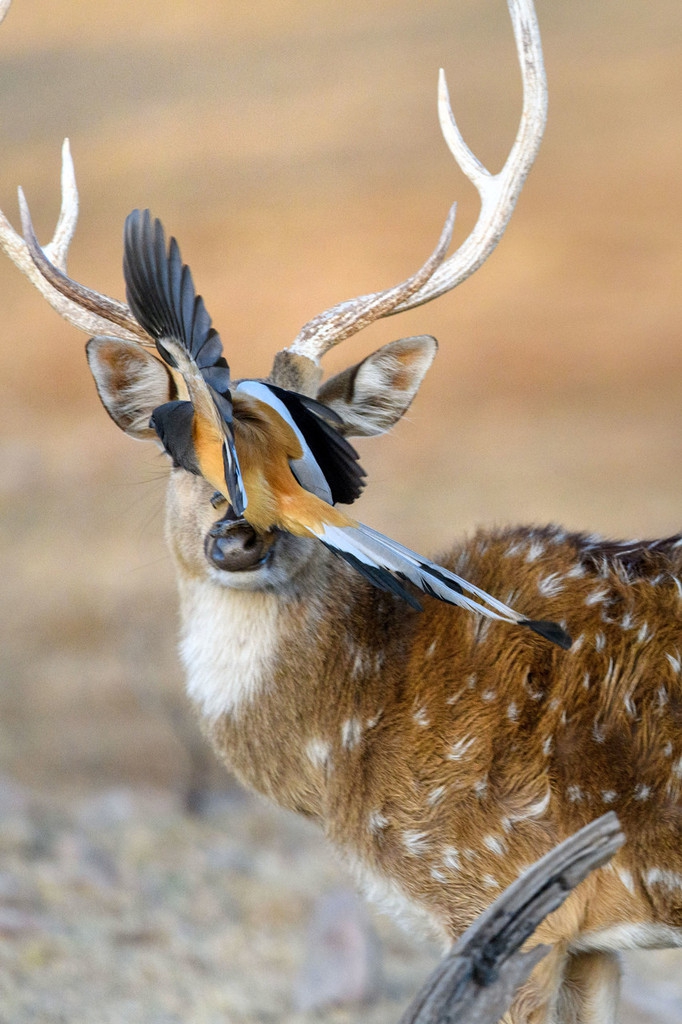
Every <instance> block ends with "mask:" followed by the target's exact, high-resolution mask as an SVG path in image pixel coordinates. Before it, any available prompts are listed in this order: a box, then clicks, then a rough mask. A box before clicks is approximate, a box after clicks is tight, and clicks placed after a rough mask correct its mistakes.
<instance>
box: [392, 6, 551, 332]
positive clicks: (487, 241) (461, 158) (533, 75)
mask: <svg viewBox="0 0 682 1024" xmlns="http://www.w3.org/2000/svg"><path fill="white" fill-rule="evenodd" d="M508 6H509V13H510V15H511V20H512V25H513V28H514V38H515V40H516V50H517V53H518V57H519V65H520V68H521V78H522V82H523V110H522V112H521V121H520V123H519V129H518V132H517V133H516V138H515V140H514V144H513V146H512V148H511V150H510V151H509V155H508V157H507V159H506V161H505V164H504V166H503V168H502V170H501V171H499V172H498V173H497V174H491V173H490V171H488V170H487V169H486V168H485V167H484V166H483V164H482V163H481V162H480V161H479V160H478V159H477V158H476V157H475V156H474V154H473V153H472V152H471V150H470V149H469V147H468V146H467V144H466V143H465V141H464V139H463V138H462V135H461V133H460V131H459V128H458V126H457V122H456V120H455V116H454V114H453V112H452V107H451V105H450V98H449V95H448V87H447V83H446V81H445V74H444V72H443V71H441V72H440V76H439V81H438V114H439V120H440V126H441V131H442V132H443V137H444V138H445V142H446V144H447V146H448V149H449V150H450V152H451V153H452V155H453V156H454V158H455V160H456V161H457V164H458V165H459V167H460V168H461V170H462V171H463V172H464V174H466V176H467V178H468V179H469V181H471V183H472V184H473V185H474V186H475V188H476V190H477V191H478V194H479V196H480V199H481V211H480V213H479V216H478V220H477V221H476V224H475V226H474V228H473V230H472V232H471V234H470V235H469V237H468V238H467V239H466V240H465V242H464V243H463V244H462V245H461V246H460V247H459V249H458V250H457V251H456V252H455V253H453V254H452V256H450V257H449V258H448V259H447V260H446V261H445V262H444V263H443V264H442V265H441V266H440V267H439V268H438V269H437V270H436V272H435V273H434V275H433V276H432V277H431V278H430V280H429V281H428V282H427V284H426V285H424V287H423V288H422V289H421V290H420V291H419V292H417V293H416V295H413V296H411V297H410V298H409V299H408V300H407V301H405V302H402V303H400V304H399V305H398V306H396V307H395V309H394V310H393V312H394V313H402V312H404V311H405V310H407V309H413V308H414V307H415V306H420V305H422V304H423V303H425V302H429V301H430V300H431V299H435V298H438V296H439V295H443V294H444V293H445V292H448V291H451V290H452V289H453V288H456V287H457V285H458V284H461V283H462V281H465V280H466V278H467V277H470V276H471V274H473V273H474V271H476V270H478V268H479V267H480V266H481V264H482V263H483V262H484V261H485V260H486V259H487V258H488V256H489V255H490V254H491V252H492V251H493V249H495V247H496V245H497V243H498V242H499V240H500V239H501V237H502V235H503V234H504V231H505V228H506V227H507V224H508V222H509V218H510V217H511V215H512V213H513V212H514V207H515V206H516V201H517V199H518V197H519V195H520V193H521V189H522V188H523V184H524V182H525V180H526V178H527V176H528V172H529V171H530V169H531V167H532V165H533V162H534V161H535V157H536V156H537V153H538V149H539V148H540V143H541V141H542V136H543V133H544V130H545V123H546V120H547V78H546V75H545V67H544V61H543V57H542V42H541V40H540V30H539V28H538V22H537V17H536V15H535V9H534V7H533V3H532V0H508Z"/></svg>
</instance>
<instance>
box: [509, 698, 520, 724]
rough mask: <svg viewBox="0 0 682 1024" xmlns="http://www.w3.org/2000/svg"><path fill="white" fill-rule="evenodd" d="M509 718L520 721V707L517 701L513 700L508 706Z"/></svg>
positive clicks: (512, 720) (511, 720)
mask: <svg viewBox="0 0 682 1024" xmlns="http://www.w3.org/2000/svg"><path fill="white" fill-rule="evenodd" d="M507 718H508V719H509V721H510V722H518V720H519V709H518V707H517V705H516V701H514V700H513V701H512V702H511V704H510V705H509V707H508V708H507Z"/></svg>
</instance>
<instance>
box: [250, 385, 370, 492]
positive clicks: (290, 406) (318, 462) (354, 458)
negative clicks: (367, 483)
mask: <svg viewBox="0 0 682 1024" xmlns="http://www.w3.org/2000/svg"><path fill="white" fill-rule="evenodd" d="M235 390H236V391H237V392H240V391H241V392H242V393H244V394H247V395H251V396H252V397H253V398H256V399H257V400H258V401H260V402H264V403H265V404H266V405H269V406H270V408H272V409H274V410H275V412H277V413H278V414H279V415H280V416H281V417H282V419H283V420H284V421H285V422H286V423H287V424H288V426H289V427H290V428H291V430H292V431H293V432H294V434H295V435H296V438H297V440H298V443H299V444H300V446H301V450H302V452H303V455H302V457H301V458H299V459H292V460H291V461H290V466H291V471H292V473H293V474H294V476H295V477H296V479H297V480H298V482H299V484H300V485H301V487H305V489H306V490H307V491H310V492H311V493H312V494H316V495H317V497H318V498H321V499H322V501H326V502H327V504H328V505H336V504H337V502H341V504H343V505H350V504H351V502H353V501H355V499H356V498H358V497H359V496H360V493H361V491H362V488H363V486H364V480H363V478H364V476H365V471H364V469H363V468H362V466H361V465H360V464H359V462H358V459H359V456H358V453H357V452H356V450H355V448H353V446H352V445H351V444H349V442H348V441H347V440H346V439H345V437H342V436H341V434H339V432H338V430H337V429H336V428H335V426H334V425H333V424H334V422H336V421H338V422H339V423H340V422H341V419H340V417H338V416H337V415H336V413H335V412H333V410H331V409H329V408H328V407H327V406H325V405H322V403H321V402H316V401H315V400H314V399H311V398H308V397H307V396H305V395H299V394H298V393H297V392H295V391H286V390H285V389H284V388H280V387H277V386H276V385H274V384H270V383H268V382H265V381H260V380H243V381H240V382H239V384H237V387H236V389H235Z"/></svg>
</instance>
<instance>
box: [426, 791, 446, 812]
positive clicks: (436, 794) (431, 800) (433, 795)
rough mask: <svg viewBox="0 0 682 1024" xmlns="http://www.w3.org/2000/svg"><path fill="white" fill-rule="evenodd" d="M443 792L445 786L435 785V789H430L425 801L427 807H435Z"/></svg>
mask: <svg viewBox="0 0 682 1024" xmlns="http://www.w3.org/2000/svg"><path fill="white" fill-rule="evenodd" d="M444 793H445V786H436V788H435V789H432V790H431V792H430V793H429V795H428V796H427V798H426V802H427V804H428V805H429V807H435V805H436V804H437V803H438V802H439V800H441V799H442V797H443V794H444Z"/></svg>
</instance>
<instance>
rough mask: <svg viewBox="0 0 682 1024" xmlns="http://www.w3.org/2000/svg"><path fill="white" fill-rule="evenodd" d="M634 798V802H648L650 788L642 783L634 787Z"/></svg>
mask: <svg viewBox="0 0 682 1024" xmlns="http://www.w3.org/2000/svg"><path fill="white" fill-rule="evenodd" d="M634 796H635V800H642V801H644V800H648V799H649V797H650V796H651V786H647V785H645V784H644V783H643V782H640V784H639V785H638V786H636V787H635V794H634Z"/></svg>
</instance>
